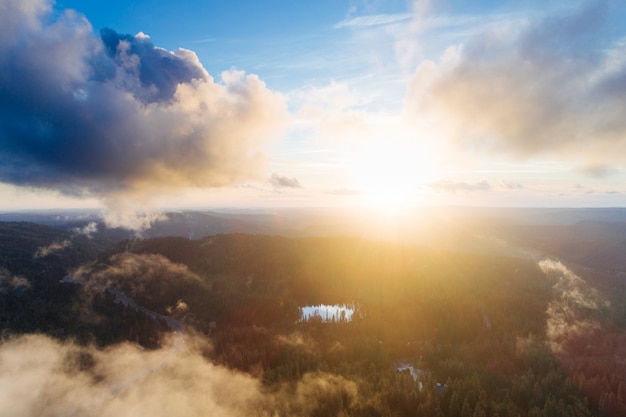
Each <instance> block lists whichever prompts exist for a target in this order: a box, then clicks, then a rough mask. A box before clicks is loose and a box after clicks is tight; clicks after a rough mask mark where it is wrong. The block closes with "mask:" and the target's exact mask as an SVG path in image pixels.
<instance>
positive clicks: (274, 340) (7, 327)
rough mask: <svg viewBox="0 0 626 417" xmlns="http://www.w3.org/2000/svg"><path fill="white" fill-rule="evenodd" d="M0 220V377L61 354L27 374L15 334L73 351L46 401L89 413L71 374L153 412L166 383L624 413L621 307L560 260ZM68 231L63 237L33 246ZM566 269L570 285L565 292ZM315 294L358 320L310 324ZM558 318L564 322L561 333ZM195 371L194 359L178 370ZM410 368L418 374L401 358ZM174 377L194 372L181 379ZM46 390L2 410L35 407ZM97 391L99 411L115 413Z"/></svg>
mask: <svg viewBox="0 0 626 417" xmlns="http://www.w3.org/2000/svg"><path fill="white" fill-rule="evenodd" d="M2 227H3V229H2V230H3V239H2V240H1V241H0V243H1V244H2V252H1V253H2V254H7V255H5V256H4V257H3V258H2V263H1V264H0V266H1V267H2V270H1V273H0V301H1V302H0V327H1V328H2V335H3V341H2V344H0V359H1V360H0V363H2V364H3V365H0V367H4V368H3V372H2V374H3V375H6V376H5V377H0V379H2V382H3V383H5V382H7V383H8V381H10V380H11V378H12V379H13V380H14V381H15V384H21V383H24V384H27V382H25V380H24V378H20V375H25V374H26V373H27V372H28V370H29V366H34V367H37V366H41V367H45V369H55V366H58V365H55V364H54V363H55V362H54V360H56V359H53V358H55V357H57V356H54V355H52V356H51V357H50V358H52V359H50V361H52V362H49V361H47V360H44V359H41V361H40V362H37V364H36V365H28V363H26V362H23V361H21V362H19V364H20V365H19V366H18V365H16V366H17V367H18V368H19V367H21V368H19V369H21V371H19V372H18V373H15V372H13V371H12V372H13V373H11V372H9V369H8V368H6V367H7V366H8V365H7V364H8V363H9V362H8V359H6V358H9V356H7V355H9V354H10V353H11V352H15V351H16V349H18V348H17V346H20V348H19V349H21V351H22V352H24V353H23V355H26V356H24V357H28V356H27V355H30V353H27V352H30V351H31V350H30V349H31V347H33V348H35V347H36V346H39V347H40V349H45V350H49V351H50V352H65V353H63V355H65V356H64V357H66V358H67V359H66V360H67V361H69V362H67V365H63V368H62V369H63V371H62V373H61V374H60V376H59V378H61V380H62V383H63V384H66V386H67V391H63V392H60V393H59V392H56V391H54V390H52V389H51V388H49V387H47V386H46V385H39V384H42V382H41V381H39V380H36V379H34V380H29V381H30V382H28V384H31V385H32V384H34V385H33V386H40V387H42V388H41V389H42V390H43V391H42V392H44V394H42V395H43V396H44V397H46V396H56V397H55V398H54V400H47V401H48V402H50V401H52V403H54V404H55V408H54V409H55V410H66V409H69V408H72V407H74V408H75V409H76V408H77V407H78V409H83V408H81V407H87V406H86V405H85V403H83V404H82V405H77V404H76V401H75V399H74V397H73V396H71V395H69V394H68V392H71V391H72V390H78V388H77V387H76V386H75V385H73V383H72V382H69V381H70V380H71V379H72V378H70V376H71V375H76V376H77V377H78V378H79V379H81V378H84V379H86V380H89V381H92V382H89V383H88V384H87V383H86V385H85V386H84V387H83V388H84V389H85V390H86V391H85V392H87V393H91V394H90V395H93V393H97V392H100V393H103V392H104V393H107V394H106V395H108V396H109V397H110V398H113V397H115V398H119V401H122V402H123V403H124V404H126V406H128V407H131V406H136V407H146V408H145V409H149V410H153V411H154V415H164V414H163V413H164V412H165V411H166V410H171V409H172V407H170V406H164V407H163V408H162V409H155V408H154V407H151V406H148V405H146V404H147V401H148V399H154V398H155V396H154V395H155V392H156V391H154V390H157V389H160V388H158V387H165V388H164V389H166V390H168V395H165V397H167V398H169V394H171V395H172V396H174V395H177V396H178V397H177V398H186V399H187V400H186V401H187V404H188V407H187V408H188V409H187V408H185V407H183V408H184V409H185V411H184V413H182V414H179V415H203V414H206V412H207V411H206V410H221V412H223V414H224V415H251V414H253V415H254V414H256V415H285V416H286V415H302V416H337V415H344V416H347V415H349V416H433V415H435V416H437V415H439V416H463V417H465V416H518V415H522V416H604V415H606V416H619V415H622V414H623V411H624V404H625V403H624V400H625V397H624V395H625V391H624V386H625V385H624V384H626V381H625V379H626V378H625V377H624V375H625V374H624V373H623V372H622V371H621V369H622V367H621V365H620V364H619V363H617V362H615V358H616V357H621V356H620V355H622V350H621V349H622V348H620V347H619V346H623V343H622V342H623V341H624V337H625V336H624V335H625V334H626V333H625V332H624V321H623V320H621V321H620V320H619V319H618V318H619V317H621V316H620V313H619V309H618V310H616V309H614V308H613V307H612V305H611V303H610V302H608V301H607V303H608V304H606V305H605V304H602V305H599V306H598V308H594V307H593V306H591V305H590V304H589V303H590V301H589V300H591V298H585V299H582V298H580V299H577V298H572V297H573V295H575V294H577V293H576V292H575V291H574V290H576V289H577V288H583V287H582V286H580V287H574V286H572V285H574V284H576V285H583V284H584V285H589V284H585V283H584V280H583V278H581V277H580V276H578V275H576V273H575V272H573V271H570V270H568V269H567V268H566V267H565V266H563V265H562V264H559V263H557V262H555V261H550V262H552V263H545V262H544V263H543V264H541V263H539V264H538V263H537V262H536V261H535V260H533V259H524V258H513V257H507V256H501V255H493V254H486V253H482V254H481V253H469V252H460V251H453V250H443V249H434V248H427V247H423V246H415V245H408V244H399V243H390V242H377V241H373V240H367V239H363V238H354V237H326V238H322V237H319V238H312V237H309V238H306V237H303V238H286V237H279V236H268V235H247V234H224V235H213V236H207V237H204V238H202V239H198V240H189V239H186V238H181V237H161V238H151V239H135V238H132V239H127V240H123V241H121V242H119V243H118V244H116V245H113V246H108V249H105V248H106V247H107V245H106V244H105V243H103V242H101V241H97V240H95V241H93V240H91V239H88V238H85V239H86V240H85V241H84V242H83V241H81V242H80V244H74V240H72V239H74V238H73V237H72V235H71V234H68V233H67V232H63V231H59V230H60V229H56V228H48V227H43V226H38V225H33V224H28V223H22V224H18V223H6V224H2ZM18 237H19V239H18ZM20 239H22V240H20ZM66 239H67V240H69V241H70V242H72V244H68V245H66V246H65V247H63V248H61V249H58V250H56V251H52V252H50V253H48V254H47V255H46V256H44V257H37V256H35V254H36V253H37V251H38V250H40V249H41V248H42V247H49V246H50V245H51V244H52V243H53V242H58V241H61V242H62V241H64V240H66ZM83 243H84V244H83ZM90 245H92V246H93V247H92V246H90ZM90 247H91V249H90ZM559 274H561V275H559ZM581 276H582V275H581ZM585 276H589V275H585ZM563 277H569V278H568V279H569V280H570V281H568V282H570V283H571V285H569V286H564V285H563V282H564V281H563V279H564V278H563ZM61 281H62V282H61ZM579 281H580V282H579ZM556 282H560V283H561V284H559V285H556V284H555V283H556ZM592 282H593V283H596V282H601V280H599V279H594V280H593V281H592ZM581 294H582V295H581V296H583V295H584V296H585V297H591V295H589V294H594V293H593V291H591V290H585V291H584V292H581ZM598 294H599V293H598ZM594 297H595V296H594ZM597 297H600V295H597ZM129 300H132V302H131V301H129ZM594 300H596V301H597V300H601V298H596V299H594ZM322 303H323V304H350V305H354V306H355V309H356V310H357V311H355V313H354V314H353V315H352V319H351V320H346V318H345V317H342V316H341V315H339V316H335V317H331V318H330V320H328V321H323V320H322V319H321V318H320V317H313V318H312V319H309V320H302V310H301V308H302V307H304V306H307V305H317V304H322ZM563 303H566V304H563ZM597 303H600V301H597ZM600 304H601V303H600ZM557 307H558V308H557ZM565 307H567V309H566V308H565ZM558 312H566V313H567V314H565V315H559V314H557V313H558ZM172 320H173V321H172ZM559 320H560V321H559ZM173 323H174V324H173ZM178 323H180V327H176V326H178ZM557 324H558V325H559V326H560V327H559V329H560V330H559V331H560V333H554V331H555V330H554V329H555V328H556V327H555V326H556V325H557ZM183 328H184V330H182V329H183ZM30 334H37V335H39V336H28V335H30ZM33 337H34V338H33ZM128 343H130V344H128ZM143 349H145V350H143ZM159 352H161V353H159ZM55 355H56V354H55ZM107 355H108V356H107ZM116 356H119V357H118V359H114V358H115V357H116ZM157 357H158V358H160V359H155V358H157ZM123 358H127V360H128V361H129V362H128V364H129V366H130V367H131V368H132V369H133V370H132V371H131V370H129V371H128V372H126V373H125V372H123V370H120V371H119V373H117V374H112V373H110V372H108V371H104V370H102V369H104V368H103V367H104V366H105V365H104V364H105V362H106V361H107V360H108V361H117V360H119V361H123V360H125V359H123ZM64 360H65V359H64ZM189 366H191V367H192V368H194V369H196V370H199V369H202V370H203V371H202V372H200V373H198V372H197V371H195V370H194V371H191V370H189V371H184V372H187V374H184V372H183V374H181V373H179V372H180V371H181V370H187V369H191V368H189ZM408 367H410V368H411V369H413V370H414V372H415V375H414V374H412V373H411V372H409V370H404V371H399V370H398V369H409V368H408ZM12 369H13V368H12ZM225 371H227V372H226V373H224V372H225ZM42 372H43V371H42ZM181 375H186V376H181ZM179 378H183V379H184V380H189V381H188V382H186V383H185V384H186V385H184V386H187V388H185V390H186V391H185V390H182V388H179V387H181V385H180V382H179V381H181V380H180V379H179ZM207 378H209V380H211V381H215V382H211V383H209V382H206V381H207ZM94 381H100V382H94ZM128 381H132V382H128ZM203 381H204V382H203ZM217 381H223V383H224V384H226V385H225V386H228V387H231V386H233V385H232V384H236V383H241V384H244V385H243V386H245V387H247V388H246V391H245V395H244V397H245V399H244V397H242V399H241V402H240V403H237V404H235V403H234V402H229V403H223V402H220V400H219V397H220V396H219V395H216V394H215V389H217V388H211V387H216V386H217V385H214V384H218V382H217ZM236 381H239V382H236ZM202 383H204V384H208V385H206V386H205V387H204V388H203V387H201V386H200V385H199V384H202ZM120 387H122V388H120ZM167 387H170V388H167ZM207 387H208V388H207ZM225 389H226V390H227V391H228V389H227V388H225ZM80 392H83V391H82V390H81V391H80ZM202 392H204V394H199V393H202ZM111 393H115V394H111ZM189 393H198V395H200V397H197V398H196V397H193V398H191V397H188V395H191V394H189ZM241 394H242V395H243V394H244V393H243V392H242V393H241ZM7 395H8V394H7ZM100 395H104V394H100ZM194 395H195V394H194ZM44 397H38V398H32V399H31V400H30V401H31V402H30V405H28V406H26V405H25V406H24V407H26V408H24V407H22V408H19V407H17V408H15V409H14V410H20V411H19V412H18V411H13V414H9V415H37V413H39V412H41V410H43V409H45V407H44V406H42V405H41V404H42V403H41V401H43V400H42V398H44ZM12 398H13V397H12ZM12 398H11V399H9V397H6V401H9V402H11V403H14V402H15V400H14V399H12ZM46 398H47V397H46ZM94 398H100V399H99V400H97V401H94V402H93V403H92V405H93V406H94V407H96V408H95V409H96V410H101V414H106V412H111V410H113V409H114V407H112V406H111V405H110V404H108V403H107V402H106V401H102V400H101V398H102V397H101V396H100V397H98V396H97V395H96V396H95V397H94ZM133 398H135V399H136V400H137V401H132V399H133ZM116 401H118V400H116ZM172 401H174V399H172ZM111 404H113V403H111ZM172 404H174V402H173V403H172ZM176 404H178V403H176ZM42 407H43V408H42ZM84 409H86V408H84ZM96 415H100V414H98V412H96Z"/></svg>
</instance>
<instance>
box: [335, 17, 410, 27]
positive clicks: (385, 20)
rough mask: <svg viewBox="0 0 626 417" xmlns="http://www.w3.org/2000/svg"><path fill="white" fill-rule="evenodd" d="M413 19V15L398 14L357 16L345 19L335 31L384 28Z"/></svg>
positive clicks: (338, 24) (337, 25) (336, 25)
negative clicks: (372, 27) (384, 26)
mask: <svg viewBox="0 0 626 417" xmlns="http://www.w3.org/2000/svg"><path fill="white" fill-rule="evenodd" d="M412 18H413V14H411V13H396V14H373V15H367V16H357V17H352V18H348V19H344V20H342V21H341V22H339V23H337V24H335V26H334V28H335V29H343V28H363V27H371V26H383V25H390V24H394V23H400V22H405V21H407V20H410V19H412Z"/></svg>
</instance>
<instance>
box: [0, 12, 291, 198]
mask: <svg viewBox="0 0 626 417" xmlns="http://www.w3.org/2000/svg"><path fill="white" fill-rule="evenodd" d="M0 27H2V29H1V30H2V35H3V36H2V39H1V40H0V181H2V182H6V183H11V184H15V185H19V186H29V187H37V188H47V189H55V190H60V191H62V192H64V193H66V194H73V195H81V196H84V195H90V196H96V197H99V198H102V199H115V198H119V197H120V196H121V198H123V199H132V198H134V197H136V196H140V197H141V198H143V199H144V200H145V201H149V200H150V197H151V196H152V195H154V193H169V192H175V191H176V190H177V189H180V188H187V187H199V188H204V187H216V186H225V185H230V184H234V183H238V182H240V181H242V180H245V179H248V178H255V177H260V175H261V174H262V168H263V165H264V160H265V157H264V151H265V148H266V146H267V145H268V143H269V142H270V141H271V140H272V138H276V137H277V136H278V135H279V134H280V133H281V132H282V128H283V126H284V123H285V121H286V109H285V103H284V100H283V99H282V97H281V96H280V95H278V94H276V93H274V92H272V91H270V90H269V89H268V88H267V87H266V86H265V84H264V83H263V82H262V81H261V80H260V79H259V78H258V77H257V76H256V75H254V74H246V73H245V72H244V71H238V70H235V69H231V70H229V71H225V72H223V73H222V74H221V75H220V77H219V78H218V79H214V78H213V77H212V76H211V75H209V74H208V73H207V71H206V70H205V69H204V68H203V66H202V65H201V63H200V62H199V60H198V57H197V56H196V54H195V53H194V52H192V51H190V50H186V49H178V50H175V51H167V50H165V49H162V48H159V47H157V46H155V45H154V44H153V43H152V40H151V39H150V38H149V37H148V36H146V35H145V34H143V33H139V34H138V35H134V36H133V35H125V34H119V33H117V32H115V31H114V30H111V29H103V30H102V31H101V33H100V36H95V35H94V34H93V31H92V27H91V25H90V24H89V22H88V21H87V19H86V18H85V17H84V16H82V15H80V14H79V13H76V12H73V11H71V10H66V11H63V12H62V13H60V14H59V16H58V18H56V15H55V14H52V13H51V2H50V1H47V0H29V1H17V0H8V1H4V2H3V12H2V14H1V15H0ZM109 208H110V209H113V210H115V207H109Z"/></svg>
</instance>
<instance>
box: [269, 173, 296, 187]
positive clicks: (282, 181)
mask: <svg viewBox="0 0 626 417" xmlns="http://www.w3.org/2000/svg"><path fill="white" fill-rule="evenodd" d="M269 181H270V184H272V186H274V187H275V188H302V185H301V184H300V181H298V179H297V178H289V177H283V176H281V175H278V174H276V173H273V174H272V176H271V177H270V179H269Z"/></svg>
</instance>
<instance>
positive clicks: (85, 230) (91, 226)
mask: <svg viewBox="0 0 626 417" xmlns="http://www.w3.org/2000/svg"><path fill="white" fill-rule="evenodd" d="M72 231H73V232H74V233H76V234H79V235H85V236H87V237H88V238H91V235H93V234H94V233H96V232H97V231H98V224H97V223H96V222H89V223H88V224H86V225H85V226H83V227H75V228H73V229H72Z"/></svg>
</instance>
